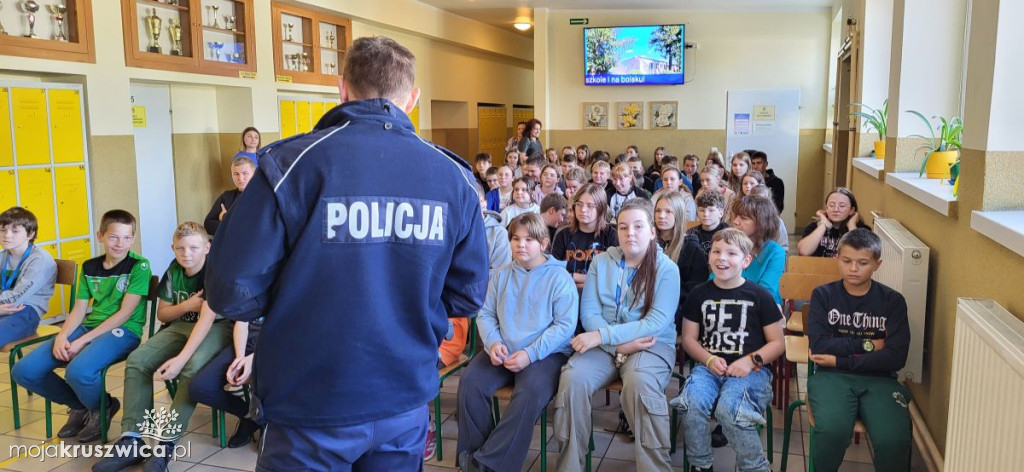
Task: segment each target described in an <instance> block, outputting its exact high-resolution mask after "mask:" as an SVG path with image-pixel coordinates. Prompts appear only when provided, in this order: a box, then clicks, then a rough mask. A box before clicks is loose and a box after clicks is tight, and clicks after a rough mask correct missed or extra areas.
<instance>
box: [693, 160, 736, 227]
mask: <svg viewBox="0 0 1024 472" xmlns="http://www.w3.org/2000/svg"><path fill="white" fill-rule="evenodd" d="M724 175H725V171H724V170H722V169H721V168H719V167H718V166H717V164H716V165H711V166H705V167H704V169H703V170H701V171H700V187H701V189H700V192H697V196H698V197H699V196H701V195H703V194H705V193H707V192H715V193H720V194H721V195H722V197H724V198H725V208H726V210H728V209H729V208H730V207H732V201H733V198H734V197H735V196H736V192H733V191H732V189H730V188H729V187H728V186H726V185H724V183H723V182H722V177H723V176H724ZM726 219H728V218H726Z"/></svg>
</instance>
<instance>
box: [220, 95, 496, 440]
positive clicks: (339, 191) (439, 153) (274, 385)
mask: <svg viewBox="0 0 1024 472" xmlns="http://www.w3.org/2000/svg"><path fill="white" fill-rule="evenodd" d="M260 154H261V155H260V165H259V168H258V171H257V173H256V175H255V176H253V178H252V181H250V182H249V185H248V186H247V187H246V189H245V192H243V193H242V195H241V197H239V199H238V200H237V201H236V202H235V204H234V206H233V207H232V208H231V211H230V212H228V214H227V215H226V216H225V218H224V221H223V222H222V224H221V227H220V229H219V230H218V231H217V240H216V242H215V243H214V245H213V249H212V251H211V252H210V255H209V260H208V263H207V272H206V275H207V278H206V296H207V301H208V302H209V305H210V307H211V308H212V309H213V310H214V311H216V312H217V313H220V314H221V315H223V316H225V317H227V318H231V319H236V320H243V321H246V320H254V319H256V318H258V317H259V316H261V315H262V314H265V315H266V320H265V322H264V325H263V330H262V332H261V335H260V339H259V342H258V344H257V347H256V355H255V369H254V383H255V391H256V396H257V397H259V399H260V401H261V403H262V405H263V408H264V414H265V416H266V419H267V420H268V421H269V422H271V423H280V424H285V425H289V426H346V425H354V424H360V423H365V422H369V421H373V420H377V419H381V418H386V417H389V416H393V415H396V414H399V413H403V412H406V411H409V410H411V409H413V408H417V407H420V406H422V405H425V404H426V403H427V402H428V401H430V399H432V398H433V397H434V396H436V395H437V366H436V364H437V349H438V346H439V345H440V343H441V340H442V339H443V337H444V335H445V332H446V331H447V327H448V322H447V318H448V317H465V316H471V315H473V314H475V313H476V312H477V310H478V309H479V308H480V306H481V305H482V304H483V301H484V297H485V295H486V291H487V267H488V261H487V243H486V241H485V236H484V234H485V233H484V225H483V219H482V217H481V211H480V203H479V198H478V197H477V193H476V189H475V187H474V180H473V175H472V171H471V169H470V166H469V165H468V164H467V163H466V162H464V161H463V160H462V159H460V158H459V157H458V156H455V155H454V154H452V153H451V152H449V151H447V150H445V149H442V148H440V147H437V146H435V145H433V144H431V143H429V142H427V141H425V140H423V139H421V138H420V137H419V136H417V135H416V134H415V132H414V129H413V126H412V123H411V122H410V121H409V118H408V117H406V115H405V114H404V113H403V112H402V110H400V109H399V108H398V107H397V106H395V105H394V104H393V103H391V102H390V101H389V100H386V99H373V100H361V101H355V102H349V103H345V104H343V105H340V106H338V107H335V108H334V109H333V110H331V111H330V112H328V113H327V114H326V115H325V116H324V117H323V118H322V119H321V120H320V122H319V123H317V125H316V128H315V129H314V130H313V131H312V132H311V133H309V134H305V135H300V136H296V137H294V138H289V139H286V140H282V141H278V142H277V143H274V144H271V145H270V146H267V147H266V148H264V149H263V150H262V151H261V153H260Z"/></svg>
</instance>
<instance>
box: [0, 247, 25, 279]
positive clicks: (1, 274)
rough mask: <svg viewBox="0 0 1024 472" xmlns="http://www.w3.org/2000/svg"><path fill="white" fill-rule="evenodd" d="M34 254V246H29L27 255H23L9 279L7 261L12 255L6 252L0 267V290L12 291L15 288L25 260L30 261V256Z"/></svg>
mask: <svg viewBox="0 0 1024 472" xmlns="http://www.w3.org/2000/svg"><path fill="white" fill-rule="evenodd" d="M31 253H32V245H31V244H29V245H28V249H26V250H25V254H22V255H21V260H20V261H18V266H17V267H15V268H14V272H11V273H10V274H9V275H10V277H8V274H7V270H6V269H7V261H8V259H10V257H11V253H10V252H7V251H5V252H4V261H3V264H2V265H0V290H10V289H11V287H14V282H15V281H16V280H18V272H21V265H22V264H24V263H25V259H28V255H29V254H31Z"/></svg>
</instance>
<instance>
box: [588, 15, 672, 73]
mask: <svg viewBox="0 0 1024 472" xmlns="http://www.w3.org/2000/svg"><path fill="white" fill-rule="evenodd" d="M685 28H686V26H685V25H655V26H615V27H602V28H585V29H584V30H583V42H584V61H585V64H584V71H583V73H584V83H585V84H586V85H679V84H682V83H683V44H684V43H683V38H684V36H685V33H684V30H685Z"/></svg>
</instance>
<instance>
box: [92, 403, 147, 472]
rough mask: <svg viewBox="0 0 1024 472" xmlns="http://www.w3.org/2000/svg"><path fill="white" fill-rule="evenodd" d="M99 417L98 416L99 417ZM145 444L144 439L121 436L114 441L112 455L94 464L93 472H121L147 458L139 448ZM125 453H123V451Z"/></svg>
mask: <svg viewBox="0 0 1024 472" xmlns="http://www.w3.org/2000/svg"><path fill="white" fill-rule="evenodd" d="M97 418H98V417H97ZM143 444H145V443H143V442H142V439H140V438H136V437H133V436H121V439H118V440H117V442H116V443H114V447H113V449H112V451H111V452H112V453H113V454H114V455H113V456H112V457H107V458H104V459H102V460H100V461H99V462H97V463H95V464H93V465H92V472H119V471H121V470H124V469H127V468H129V467H131V466H133V465H137V464H141V463H142V461H144V460H146V459H145V458H144V457H142V456H141V455H139V448H141V447H142V445H143ZM122 452H123V453H125V455H121V453H122Z"/></svg>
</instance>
